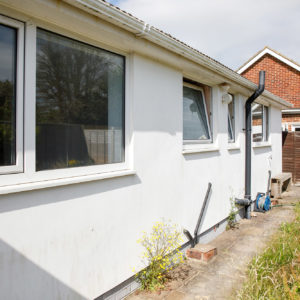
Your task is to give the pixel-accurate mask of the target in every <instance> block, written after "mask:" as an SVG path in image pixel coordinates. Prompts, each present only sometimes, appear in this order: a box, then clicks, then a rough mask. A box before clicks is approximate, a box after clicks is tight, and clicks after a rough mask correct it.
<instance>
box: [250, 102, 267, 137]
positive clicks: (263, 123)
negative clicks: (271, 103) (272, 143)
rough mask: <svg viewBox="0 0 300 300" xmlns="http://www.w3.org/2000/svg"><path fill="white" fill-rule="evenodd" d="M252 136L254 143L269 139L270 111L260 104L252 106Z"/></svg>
mask: <svg viewBox="0 0 300 300" xmlns="http://www.w3.org/2000/svg"><path fill="white" fill-rule="evenodd" d="M252 136H253V142H262V141H267V140H268V138H269V109H268V107H266V106H264V105H262V104H258V103H254V104H253V105H252Z"/></svg>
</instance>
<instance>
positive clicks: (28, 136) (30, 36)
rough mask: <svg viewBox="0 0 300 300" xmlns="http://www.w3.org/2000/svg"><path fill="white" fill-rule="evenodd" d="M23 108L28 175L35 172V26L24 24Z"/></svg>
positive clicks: (25, 158)
mask: <svg viewBox="0 0 300 300" xmlns="http://www.w3.org/2000/svg"><path fill="white" fill-rule="evenodd" d="M24 82H25V96H24V97H25V101H24V103H25V107H24V116H25V122H24V132H25V134H24V148H25V151H24V152H25V155H24V160H25V162H24V165H25V173H27V174H28V175H30V174H33V173H34V172H35V120H36V118H35V89H36V87H35V86H36V26H35V25H33V24H32V23H30V22H29V23H27V24H26V41H25V80H24Z"/></svg>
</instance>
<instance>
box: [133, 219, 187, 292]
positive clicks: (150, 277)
mask: <svg viewBox="0 0 300 300" xmlns="http://www.w3.org/2000/svg"><path fill="white" fill-rule="evenodd" d="M182 242H183V239H182V233H181V231H180V230H179V229H178V227H177V226H176V225H172V224H170V223H169V222H164V221H162V222H156V223H155V224H154V225H153V227H152V230H151V232H150V233H149V234H147V233H146V232H143V235H142V238H141V239H139V240H138V243H140V244H141V245H142V246H143V247H144V252H143V253H142V261H143V263H144V265H146V266H147V267H146V268H145V269H143V270H142V271H140V272H139V273H137V275H136V277H137V279H138V281H139V282H140V284H141V289H143V290H156V289H159V288H163V287H164V284H165V282H166V279H167V274H168V272H170V270H172V269H173V268H174V266H176V265H178V264H180V263H182V262H183V259H184V258H183V254H182V252H180V250H179V247H180V244H181V243H182Z"/></svg>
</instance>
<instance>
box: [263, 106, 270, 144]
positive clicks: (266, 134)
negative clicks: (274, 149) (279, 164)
mask: <svg viewBox="0 0 300 300" xmlns="http://www.w3.org/2000/svg"><path fill="white" fill-rule="evenodd" d="M263 119H264V140H265V141H267V140H268V139H269V108H268V107H267V106H264V118H263Z"/></svg>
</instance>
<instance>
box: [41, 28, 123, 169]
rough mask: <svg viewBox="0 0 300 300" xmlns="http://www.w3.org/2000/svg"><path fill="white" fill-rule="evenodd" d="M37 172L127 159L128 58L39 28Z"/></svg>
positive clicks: (118, 161)
mask: <svg viewBox="0 0 300 300" xmlns="http://www.w3.org/2000/svg"><path fill="white" fill-rule="evenodd" d="M36 59H37V64H36V170H49V169H59V168H69V167H76V166H90V165H100V164H108V163H120V162H123V161H124V89H125V88H124V84H125V83H124V81H125V75H124V74H125V59H124V57H123V56H120V55H117V54H114V53H111V52H108V51H105V50H102V49H99V48H96V47H93V46H89V45H86V44H84V43H81V42H78V41H75V40H72V39H69V38H66V37H63V36H60V35H57V34H54V33H51V32H48V31H45V30H41V29H38V30H37V57H36Z"/></svg>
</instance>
